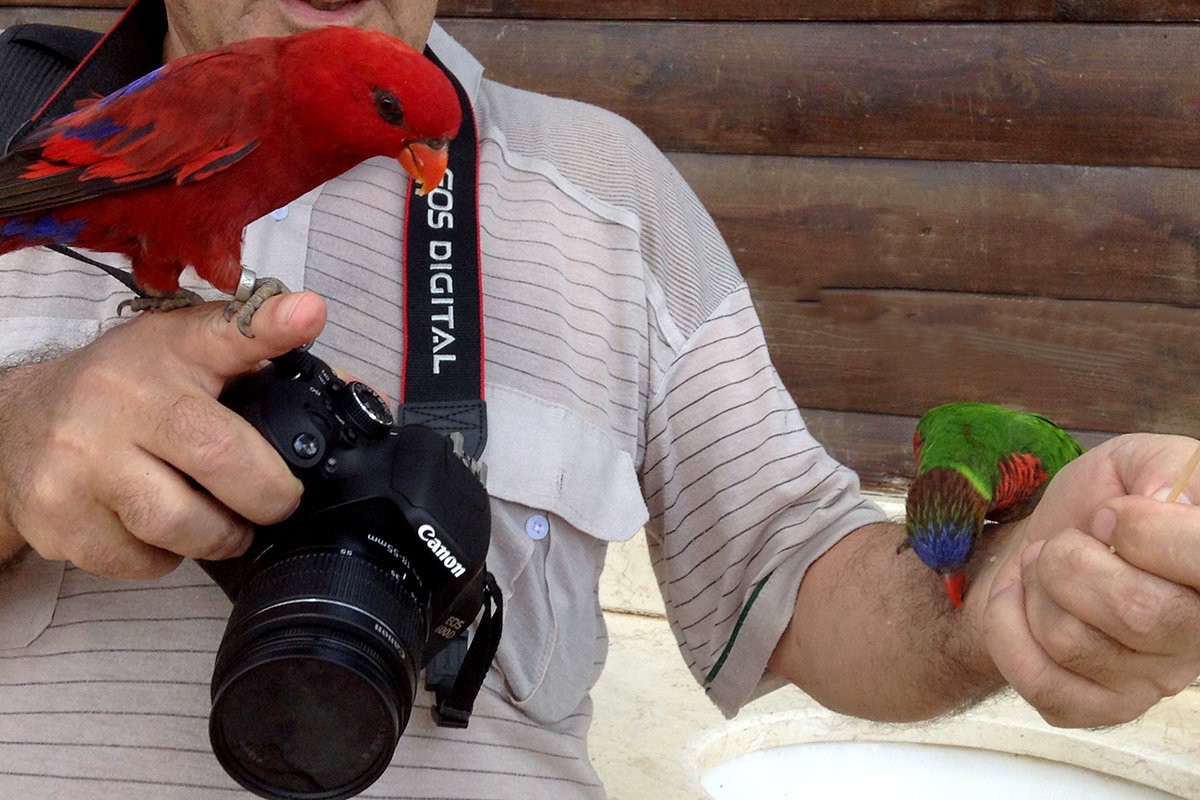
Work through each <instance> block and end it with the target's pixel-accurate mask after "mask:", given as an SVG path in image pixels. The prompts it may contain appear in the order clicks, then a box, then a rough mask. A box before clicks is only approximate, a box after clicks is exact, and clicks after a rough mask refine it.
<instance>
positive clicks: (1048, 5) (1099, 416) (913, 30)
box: [0, 0, 1200, 486]
mask: <svg viewBox="0 0 1200 800" xmlns="http://www.w3.org/2000/svg"><path fill="white" fill-rule="evenodd" d="M123 5H124V3H123V2H121V1H120V0H93V1H92V2H84V0H74V1H72V0H53V1H52V2H42V3H30V2H15V1H14V0H0V26H3V25H6V24H12V23H14V22H17V21H69V22H72V23H74V24H80V25H85V26H90V27H94V28H102V27H105V26H107V25H108V24H110V22H111V21H112V19H113V18H114V15H115V14H116V13H117V12H116V11H115V10H114V9H119V8H120V7H122V6H123ZM440 5H441V10H442V18H443V23H444V24H445V25H446V27H447V28H448V29H449V30H450V32H451V33H452V34H453V35H454V36H456V37H457V38H458V39H459V40H460V41H462V42H463V43H464V44H465V45H466V46H467V47H468V48H469V49H471V50H472V51H473V52H474V53H475V54H476V55H477V56H478V57H479V58H480V60H481V61H483V63H484V64H485V66H486V67H487V68H488V72H489V74H490V76H491V77H493V78H496V79H497V80H501V81H504V82H507V83H511V84H515V85H518V86H522V87H525V88H529V89H533V90H536V91H543V92H548V93H551V94H559V95H564V96H569V97H574V98H577V99H581V100H586V101H590V102H594V103H597V104H599V105H602V106H605V107H607V108H610V109H612V110H614V111H616V112H618V113H620V114H623V115H625V116H627V117H629V118H631V119H632V120H634V121H635V122H636V123H637V124H638V125H640V126H641V127H642V128H643V129H644V130H645V131H646V132H647V133H648V134H649V135H650V136H651V138H653V139H654V140H655V142H657V143H658V144H659V146H661V147H662V148H663V149H664V150H666V151H667V152H668V153H669V154H670V156H671V158H672V160H673V161H674V162H675V164H676V165H677V166H678V167H679V169H680V170H681V171H682V172H683V173H684V175H685V176H686V177H687V178H688V179H689V180H690V181H691V183H692V185H693V186H694V188H695V189H696V191H697V193H698V194H699V195H700V197H701V198H702V199H703V200H704V201H705V203H706V204H707V205H708V207H709V209H710V210H711V211H712V213H713V215H714V217H715V218H716V220H717V222H718V224H719V225H720V227H721V229H722V231H723V232H724V234H725V235H726V237H727V239H728V240H729V243H730V246H731V247H732V249H733V250H734V253H735V255H736V256H737V258H738V260H739V263H740V265H741V267H742V270H743V271H744V272H745V274H746V277H747V279H748V280H749V282H750V284H751V287H752V289H753V291H754V293H755V297H756V302H757V304H758V307H759V311H760V314H761V316H762V318H763V322H764V325H765V327H766V330H767V333H768V338H769V341H770V344H771V347H772V351H773V353H774V356H775V359H776V362H777V364H778V365H779V368H780V371H781V373H782V375H783V377H784V379H785V380H786V381H787V383H788V386H789V388H790V389H791V391H792V392H793V394H794V396H795V397H796V399H797V401H798V403H799V404H800V406H801V407H802V408H803V409H805V413H806V417H807V418H808V420H809V424H810V425H811V426H812V427H813V429H814V431H816V432H817V434H818V436H819V437H820V438H821V439H822V440H823V441H825V442H826V444H827V446H828V447H829V449H830V450H831V451H832V452H834V453H835V454H836V455H838V456H839V457H841V458H842V459H843V460H845V461H847V462H848V463H850V464H852V465H853V466H855V467H856V468H857V469H859V471H860V473H861V474H862V475H863V478H864V480H865V481H866V482H867V483H868V484H871V485H884V486H887V485H899V484H900V483H901V482H902V481H903V479H904V478H905V477H906V476H907V475H908V473H909V471H910V469H911V467H910V461H911V454H910V452H909V449H908V442H909V440H910V437H911V432H912V426H913V424H914V422H915V418H916V416H917V415H919V414H920V413H921V412H922V411H923V410H924V409H926V408H928V407H930V406H932V405H935V404H937V403H941V402H945V401H948V400H954V399H983V400H990V401H993V402H1000V403H1007V404H1011V405H1015V406H1020V407H1026V408H1031V409H1036V410H1039V411H1042V412H1043V413H1046V414H1048V415H1050V416H1052V417H1054V418H1055V419H1057V420H1059V421H1060V422H1061V423H1063V424H1064V425H1066V426H1067V427H1069V428H1072V429H1074V430H1076V431H1081V432H1083V433H1084V436H1085V439H1086V440H1087V441H1088V442H1095V441H1098V440H1099V439H1102V438H1104V437H1105V436H1107V435H1111V434H1112V433H1115V432H1121V431H1126V430H1157V431H1169V432H1181V433H1188V434H1196V433H1198V432H1200V414H1198V413H1197V412H1198V410H1200V403H1198V401H1197V399H1196V396H1197V388H1198V387H1200V336H1198V335H1197V333H1198V332H1200V202H1198V201H1200V171H1198V170H1197V168H1198V167H1200V124H1198V123H1200V0H1186V1H1182V2H1167V1H1165V0H1164V1H1162V2H1152V1H1151V2H1139V1H1138V0H1007V1H1006V2H1002V1H1001V0H903V1H902V0H812V1H810V2H795V0H759V2H757V3H746V2H744V0H606V2H603V3H595V2H586V3H585V2H582V0H528V1H527V2H522V1H521V0H491V1H490V2H489V1H488V0H444V1H443V2H442V3H441V4H440Z"/></svg>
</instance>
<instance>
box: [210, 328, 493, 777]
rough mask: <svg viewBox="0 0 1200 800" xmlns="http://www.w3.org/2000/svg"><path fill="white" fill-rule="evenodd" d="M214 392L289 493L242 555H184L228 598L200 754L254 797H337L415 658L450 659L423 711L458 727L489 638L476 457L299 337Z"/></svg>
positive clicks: (404, 696)
mask: <svg viewBox="0 0 1200 800" xmlns="http://www.w3.org/2000/svg"><path fill="white" fill-rule="evenodd" d="M221 400H222V402H224V403H225V404H226V405H227V406H229V407H230V408H231V409H233V410H234V411H236V412H238V413H239V414H240V415H242V416H243V417H245V418H246V419H247V420H249V422H250V423H251V424H252V425H254V427H255V428H257V429H258V430H259V431H260V432H261V433H262V435H263V436H264V437H266V439H267V441H269V442H270V443H271V444H272V445H273V446H274V447H275V449H276V450H278V451H279V454H280V455H281V456H283V459H284V460H285V461H286V462H287V463H288V465H289V466H290V467H291V469H292V471H293V472H294V473H295V474H296V475H297V476H298V477H299V478H300V480H301V481H302V482H303V483H304V497H303V499H302V501H301V503H300V507H299V508H298V509H297V510H296V512H295V513H294V514H292V516H291V517H290V518H288V519H287V520H286V521H284V522H282V523H280V524H278V525H272V526H269V527H261V528H259V529H258V530H257V531H256V533H255V537H254V542H253V544H252V545H251V547H250V550H249V551H248V552H247V553H246V554H245V555H243V556H241V557H239V558H236V559H231V560H229V561H220V562H215V561H214V562H203V564H202V566H204V568H205V570H206V571H208V573H209V574H210V575H212V576H213V578H214V579H215V580H216V581H217V583H219V584H220V585H221V587H222V588H223V589H224V590H225V592H226V593H227V594H228V595H229V596H230V598H232V599H233V601H234V605H233V612H232V613H231V615H230V618H229V624H228V626H227V627H226V630H225V635H224V638H223V639H222V641H221V646H220V649H219V651H218V653H217V659H216V666H215V667H214V669H213V679H212V715H211V718H210V720H209V735H210V738H211V740H212V746H213V751H214V752H215V753H216V756H217V758H218V759H219V761H220V762H221V764H222V766H223V767H224V768H225V769H226V771H227V772H229V774H230V775H231V776H233V778H234V779H235V780H237V781H238V782H239V783H240V784H242V785H243V786H244V787H246V788H247V789H250V790H251V791H253V792H255V793H257V794H259V795H261V796H263V797H269V798H344V797H350V796H352V795H355V794H357V793H359V792H361V791H363V790H364V789H365V788H366V787H367V786H369V785H370V784H371V783H372V782H374V781H375V779H376V778H378V777H379V775H381V774H382V773H383V771H384V770H385V769H386V768H387V766H388V763H389V762H390V761H391V758H392V754H393V752H394V751H395V748H396V744H397V742H398V741H399V738H400V734H401V733H402V732H403V731H404V728H405V726H406V724H407V723H408V718H409V713H410V711H411V709H412V703H413V698H414V696H415V692H416V689H417V676H418V674H419V673H420V672H421V670H422V669H423V668H424V667H426V665H428V664H429V663H430V661H431V659H433V658H434V657H435V656H437V655H438V654H439V653H442V656H441V657H440V658H439V661H440V660H444V659H445V656H446V655H447V654H449V653H455V654H457V658H454V659H450V661H456V662H457V663H456V664H455V667H458V669H457V670H456V669H451V670H450V674H449V676H448V677H446V678H445V679H444V680H442V681H441V683H440V684H438V685H437V688H438V697H437V704H436V706H435V708H434V713H435V717H438V718H439V719H438V721H439V723H440V724H443V725H450V726H454V727H464V726H465V725H466V721H467V717H468V716H469V714H470V711H471V705H472V703H473V702H474V699H475V695H476V694H477V693H478V691H479V687H480V685H481V683H482V681H483V676H484V674H485V673H486V672H487V668H488V665H489V664H490V662H491V660H492V656H493V655H494V654H495V651H496V647H497V645H498V644H499V636H500V616H501V611H500V593H499V591H498V589H497V588H496V585H495V581H494V580H493V579H492V576H491V575H490V574H489V573H488V572H487V571H486V568H485V564H484V560H485V558H486V556H487V550H488V542H489V538H490V533H491V517H490V513H489V508H488V496H487V492H486V491H485V489H484V486H483V480H482V475H481V472H482V470H481V466H480V465H479V464H477V463H476V462H475V461H473V460H472V459H471V458H469V457H468V456H467V455H466V454H465V453H464V452H463V448H462V438H461V437H460V436H456V435H455V436H449V437H448V436H444V435H442V434H441V433H438V432H436V431H434V430H433V429H432V428H429V427H425V426H422V425H408V426H404V427H396V426H395V425H393V423H392V416H391V413H390V412H389V411H388V408H387V406H386V405H385V404H384V402H383V401H382V399H381V398H380V397H379V396H378V395H376V394H375V393H374V392H373V391H371V390H370V389H369V388H368V387H367V386H365V385H364V384H361V383H346V382H344V381H342V380H340V379H338V377H337V376H336V375H335V374H334V372H333V371H332V370H331V369H330V368H329V366H328V365H326V364H325V363H324V362H323V361H321V360H320V359H318V358H316V357H315V356H312V355H310V354H309V353H307V352H306V351H304V350H295V351H292V352H291V353H288V354H286V355H284V356H281V357H279V358H277V359H274V360H273V362H272V364H270V365H269V366H266V367H264V368H263V369H262V370H260V371H258V372H256V373H254V374H252V375H249V376H246V377H243V378H241V379H239V380H238V381H237V382H236V383H234V384H232V385H231V386H230V387H229V388H228V389H227V390H226V392H225V393H224V394H223V395H222V397H221ZM493 604H494V608H493ZM481 609H483V615H482V617H481V619H480V622H479V625H478V628H477V630H476V631H475V633H474V635H473V639H472V641H471V645H470V648H469V649H468V648H467V647H466V644H465V642H466V632H467V628H468V626H469V625H470V624H471V623H472V622H473V621H474V620H475V619H476V617H479V616H480V610H481ZM452 643H453V644H454V646H453V647H451V648H449V649H447V648H448V645H451V644H452ZM442 651H445V652H444V653H443V652H442ZM464 652H465V655H464ZM431 672H433V670H432V669H431Z"/></svg>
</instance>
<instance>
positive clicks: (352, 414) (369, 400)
mask: <svg viewBox="0 0 1200 800" xmlns="http://www.w3.org/2000/svg"><path fill="white" fill-rule="evenodd" d="M341 400H342V402H341V406H342V410H343V411H344V412H345V414H346V418H347V419H349V420H350V423H351V424H352V425H354V427H355V428H357V429H358V430H359V431H360V432H361V433H363V434H366V435H367V436H370V437H371V438H372V439H378V438H379V437H381V436H386V435H387V433H388V431H389V430H391V427H392V422H393V420H392V412H391V410H390V409H388V407H387V403H385V402H384V401H383V398H382V397H380V396H379V395H378V394H377V393H376V392H375V390H374V389H372V388H371V387H370V386H367V385H366V384H365V383H360V382H358V381H354V382H352V383H349V384H346V387H345V389H344V390H343V391H342V392H341Z"/></svg>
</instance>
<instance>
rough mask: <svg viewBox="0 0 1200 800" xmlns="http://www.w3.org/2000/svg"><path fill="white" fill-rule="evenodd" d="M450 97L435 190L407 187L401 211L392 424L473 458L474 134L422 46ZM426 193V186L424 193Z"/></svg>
mask: <svg viewBox="0 0 1200 800" xmlns="http://www.w3.org/2000/svg"><path fill="white" fill-rule="evenodd" d="M425 55H426V56H427V57H428V58H429V59H430V60H431V61H433V62H434V63H435V64H437V65H438V67H440V68H441V70H442V72H444V73H445V74H446V77H448V78H449V79H450V82H451V83H452V84H454V89H455V91H456V92H457V93H458V99H459V105H461V106H462V114H463V121H462V126H461V127H460V128H459V132H458V135H457V136H456V137H455V138H454V139H453V140H452V141H451V142H450V164H449V166H448V168H447V169H446V176H445V177H444V178H443V179H442V182H441V184H439V185H438V186H437V187H435V188H433V189H430V190H429V192H428V193H427V194H426V195H425V196H423V197H422V196H421V195H418V194H417V193H416V188H417V187H416V185H415V183H413V182H410V187H409V193H408V202H407V204H406V207H405V221H404V225H405V242H404V294H405V297H404V373H403V376H402V381H401V386H402V387H403V388H402V390H401V391H402V393H403V394H402V396H401V398H400V407H399V409H398V413H397V419H396V421H397V423H398V424H400V425H408V424H419V425H428V426H429V427H431V428H433V429H434V430H436V431H438V432H440V433H443V434H450V433H454V432H456V431H458V432H460V433H462V435H463V440H464V449H465V450H466V453H467V455H469V456H471V457H472V458H479V457H480V455H481V454H482V453H483V448H484V445H485V444H486V442H487V411H486V406H485V404H484V398H483V392H484V389H483V386H484V383H483V365H484V349H483V348H484V338H483V280H482V272H481V269H480V259H479V183H478V177H479V135H478V130H477V129H476V125H475V115H474V113H473V112H472V110H471V100H470V98H469V97H468V95H467V92H466V90H465V89H464V88H463V86H462V84H461V83H460V82H459V81H458V79H457V78H456V77H455V76H454V74H453V73H452V72H450V70H448V69H446V67H445V66H444V65H443V64H442V63H441V62H440V61H439V60H438V59H437V58H436V57H435V56H434V55H433V53H432V51H430V50H429V49H428V48H427V49H426V50H425ZM426 188H428V187H426Z"/></svg>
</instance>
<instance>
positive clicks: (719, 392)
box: [643, 284, 884, 716]
mask: <svg viewBox="0 0 1200 800" xmlns="http://www.w3.org/2000/svg"><path fill="white" fill-rule="evenodd" d="M662 374H663V378H662V380H661V383H660V385H659V386H658V389H657V391H656V392H655V394H654V396H653V397H652V399H651V403H650V406H649V409H648V414H647V431H646V453H645V461H644V470H643V488H644V491H645V493H646V499H647V507H648V509H649V512H650V522H649V523H648V524H647V526H646V527H647V534H648V538H649V541H650V551H651V558H652V561H653V565H654V568H655V573H656V575H657V577H658V581H659V585H660V588H661V590H662V594H663V598H664V600H665V602H666V608H667V615H668V617H669V619H670V624H671V628H672V630H673V631H674V633H675V636H676V639H677V640H678V642H679V646H680V649H681V651H682V653H683V655H684V658H685V660H686V662H687V664H688V667H689V668H690V669H691V671H692V673H693V675H694V676H695V677H696V679H697V680H698V681H699V682H700V683H701V684H702V685H703V686H704V687H705V690H706V691H707V692H708V694H709V696H710V697H711V699H712V700H713V701H714V702H715V703H716V704H717V706H718V707H719V708H720V709H721V711H722V712H723V713H724V714H726V715H727V716H733V715H734V714H735V713H736V712H737V710H738V709H739V708H741V706H742V705H744V704H745V703H746V702H748V701H749V700H750V699H752V698H753V697H754V696H755V695H756V693H757V691H758V690H759V689H760V683H762V682H763V680H764V678H769V677H770V676H769V675H767V674H766V663H767V659H768V658H769V656H770V654H771V652H772V650H773V649H774V647H775V644H776V643H777V642H778V641H779V637H780V635H781V634H782V633H783V630H784V628H785V627H786V626H787V623H788V621H789V620H790V619H791V616H792V613H793V609H794V606H795V599H796V592H797V590H798V588H799V585H800V580H801V578H802V577H803V575H804V572H805V570H806V569H807V568H808V566H809V565H810V564H812V563H813V561H815V560H816V559H817V558H818V557H819V556H820V555H821V554H822V553H824V552H825V551H826V550H827V549H828V548H830V547H831V546H832V545H833V544H834V543H836V542H837V541H838V540H839V539H841V537H843V536H845V535H846V534H848V533H850V532H851V531H853V530H855V529H857V528H859V527H861V526H863V525H865V524H868V523H871V522H875V521H878V520H881V519H883V518H884V516H883V513H882V512H881V511H880V510H879V509H878V508H877V507H876V506H875V505H874V504H872V503H870V502H869V501H866V500H864V499H863V498H862V497H861V496H860V494H859V482H858V478H857V476H856V475H855V473H854V472H853V471H852V470H850V469H849V468H847V467H845V466H843V465H842V464H840V463H838V462H837V461H836V460H834V459H833V458H832V457H830V456H829V455H828V454H827V453H826V452H825V450H824V449H823V448H822V447H821V445H820V444H819V443H818V442H817V441H816V440H815V439H814V438H813V437H812V435H811V434H810V433H809V431H808V429H807V428H806V427H805V424H804V420H803V419H802V418H801V415H800V412H799V410H798V409H797V408H796V405H795V403H794V402H793V400H792V398H791V396H790V395H789V394H788V392H787V389H786V388H785V387H784V386H783V384H782V382H781V380H780V378H779V376H778V374H777V373H776V371H775V368H774V367H773V366H772V364H771V360H770V357H769V354H768V352H767V346H766V342H765V340H764V338H763V333H762V328H761V326H760V324H759V321H758V317H757V314H756V313H755V311H754V307H753V304H752V303H751V299H750V294H749V291H748V290H747V288H746V286H745V285H744V284H743V285H742V286H740V287H739V288H738V289H736V290H735V291H733V292H732V293H731V294H729V295H728V296H727V298H726V299H725V300H724V301H723V302H722V303H720V304H719V305H718V306H717V307H716V308H715V309H714V311H713V312H712V313H711V314H710V315H709V317H708V318H707V319H706V320H705V321H704V322H703V323H702V324H700V325H699V326H698V327H697V328H696V329H695V331H694V332H693V333H692V334H691V336H690V337H689V338H688V339H687V341H686V343H685V344H684V346H683V347H682V349H681V350H679V351H678V352H677V353H674V355H673V357H672V359H671V362H670V364H669V365H666V366H665V367H664V369H663V372H662ZM761 688H764V689H765V688H773V687H770V686H768V685H766V684H764V685H763V686H762V687H761Z"/></svg>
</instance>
